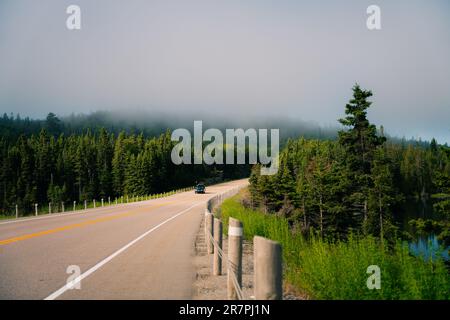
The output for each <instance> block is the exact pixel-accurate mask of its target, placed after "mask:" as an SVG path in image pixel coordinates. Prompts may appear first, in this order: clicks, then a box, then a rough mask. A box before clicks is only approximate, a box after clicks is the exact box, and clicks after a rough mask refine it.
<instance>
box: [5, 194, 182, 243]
mask: <svg viewBox="0 0 450 320" xmlns="http://www.w3.org/2000/svg"><path fill="white" fill-rule="evenodd" d="M172 202H173V201H169V202H165V203H162V204H156V205H154V206H152V207H150V208H146V210H145V211H148V210H152V209H156V208H159V207H162V206H165V205H167V204H170V203H172ZM141 212H142V211H141V210H139V211H138V210H136V211H134V212H133V211H132V212H126V213H120V214H116V215H113V216H108V217H103V218H97V219H92V220H87V221H83V222H79V223H74V224H69V225H66V226H62V227H58V228H54V229H49V230H44V231H39V232H35V233H29V234H24V235H22V236H18V237H14V238H10V239H5V240H0V246H3V245H7V244H10V243H13V242H17V241H22V240H27V239H31V238H36V237H41V236H45V235H48V234H52V233H56V232H61V231H66V230H71V229H75V228H82V227H86V226H90V225H93V224H96V223H100V222H105V221H111V220H115V219H119V218H124V217H129V216H132V215H135V214H138V213H141Z"/></svg>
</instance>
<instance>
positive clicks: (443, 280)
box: [220, 193, 450, 299]
mask: <svg viewBox="0 0 450 320" xmlns="http://www.w3.org/2000/svg"><path fill="white" fill-rule="evenodd" d="M244 204H248V199H247V198H246V197H245V196H243V195H242V193H241V194H240V195H238V196H235V197H233V198H231V199H228V200H225V201H224V203H223V204H222V206H221V208H220V214H221V217H222V220H223V221H224V227H225V228H224V232H225V233H226V232H227V230H226V226H227V225H228V218H229V217H233V218H236V219H238V220H240V221H242V223H243V225H244V237H245V238H246V239H249V240H251V239H252V238H253V236H255V235H259V236H263V237H267V238H270V239H273V240H276V241H278V242H280V244H281V245H282V248H283V258H284V277H285V281H286V282H288V283H289V284H291V285H293V286H294V287H295V288H296V289H298V290H299V291H300V292H303V293H305V294H306V295H307V296H309V297H310V298H311V299H450V292H449V289H450V277H449V273H448V270H447V268H446V266H445V263H444V261H443V260H442V259H440V260H436V261H433V260H432V259H430V260H424V259H422V258H420V257H414V256H412V255H410V254H409V250H408V247H407V245H406V244H405V243H403V242H402V241H400V240H398V241H396V242H395V244H393V245H388V244H387V243H386V242H381V241H380V239H377V238H376V237H373V236H370V235H368V236H358V235H354V234H349V235H348V237H347V238H346V239H345V241H344V240H331V239H325V238H322V237H321V236H320V235H319V234H315V233H314V232H311V233H310V234H308V235H307V236H304V235H303V234H302V232H301V231H300V230H296V229H293V228H291V227H290V223H289V221H288V219H286V218H284V217H280V216H277V215H274V214H266V213H264V212H262V211H259V210H254V209H251V208H247V207H245V206H244ZM370 265H378V266H379V267H380V269H381V289H379V290H377V289H373V290H369V289H368V288H367V285H366V281H367V278H368V277H369V274H367V273H366V272H367V267H368V266H370Z"/></svg>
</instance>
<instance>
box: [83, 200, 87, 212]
mask: <svg viewBox="0 0 450 320" xmlns="http://www.w3.org/2000/svg"><path fill="white" fill-rule="evenodd" d="M84 210H87V200H84Z"/></svg>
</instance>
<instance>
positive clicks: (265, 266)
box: [253, 236, 283, 300]
mask: <svg viewBox="0 0 450 320" xmlns="http://www.w3.org/2000/svg"><path fill="white" fill-rule="evenodd" d="M253 246H254V269H255V281H254V282H255V283H254V286H255V299H256V300H281V299H282V297H283V295H282V256H281V245H280V244H279V243H278V242H276V241H272V240H269V239H266V238H263V237H258V236H255V237H254V238H253Z"/></svg>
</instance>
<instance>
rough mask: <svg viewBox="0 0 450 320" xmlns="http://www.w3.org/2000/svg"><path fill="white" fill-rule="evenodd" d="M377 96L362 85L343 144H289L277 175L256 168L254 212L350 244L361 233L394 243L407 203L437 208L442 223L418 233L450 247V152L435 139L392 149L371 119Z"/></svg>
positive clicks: (428, 223)
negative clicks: (430, 234)
mask: <svg viewBox="0 0 450 320" xmlns="http://www.w3.org/2000/svg"><path fill="white" fill-rule="evenodd" d="M371 96H372V93H371V92H370V91H366V90H363V89H361V88H360V87H359V86H358V85H355V87H354V88H353V98H352V99H351V100H350V102H349V103H348V104H347V105H346V110H345V112H346V117H345V118H343V119H340V120H339V121H340V123H341V124H342V125H343V126H345V128H346V129H344V130H341V131H339V136H338V139H337V140H335V141H330V140H329V141H320V140H315V139H309V140H307V139H304V138H300V139H296V140H289V141H288V143H287V144H286V146H285V148H284V149H283V150H282V151H281V153H280V167H279V168H280V169H279V171H278V173H277V174H276V175H273V176H261V175H260V174H259V171H260V170H259V169H258V168H257V167H255V168H253V170H252V174H251V177H250V182H251V184H250V193H251V201H252V203H251V205H252V206H253V207H261V208H262V209H263V210H264V211H266V212H276V213H277V214H278V215H281V216H283V217H286V218H288V219H289V221H290V223H291V224H292V227H295V228H300V230H302V231H303V232H310V230H311V229H314V230H316V231H317V232H318V233H319V234H320V235H321V236H323V237H331V238H342V237H345V236H346V235H347V234H348V233H349V231H353V232H357V233H360V234H372V235H375V236H377V237H380V238H382V239H383V238H385V239H388V240H389V239H394V238H396V237H397V236H400V235H402V231H403V230H399V223H397V222H398V221H399V220H401V219H402V215H403V214H404V206H405V204H406V203H408V202H410V203H411V202H412V203H417V202H418V203H422V204H424V203H432V204H433V206H434V209H435V212H436V213H437V215H438V218H437V219H433V220H423V219H419V220H413V221H411V225H413V226H414V227H416V228H417V227H419V228H422V229H423V228H425V227H428V228H429V230H428V231H432V232H435V233H437V234H440V237H441V239H442V240H444V241H447V242H448V241H449V239H450V237H449V227H450V224H449V216H450V148H449V147H447V146H442V145H438V144H437V143H436V141H435V140H434V139H433V140H432V141H431V143H430V144H429V146H428V147H424V146H423V145H421V144H419V143H418V144H417V145H413V144H405V143H403V144H402V143H393V142H391V141H386V138H385V137H384V134H383V129H382V127H381V128H380V129H379V130H377V128H376V127H375V126H374V125H373V124H371V123H370V122H369V121H368V119H367V109H368V108H369V107H370V105H371V102H370V101H369V100H368V98H369V97H371ZM399 231H400V232H399Z"/></svg>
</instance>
